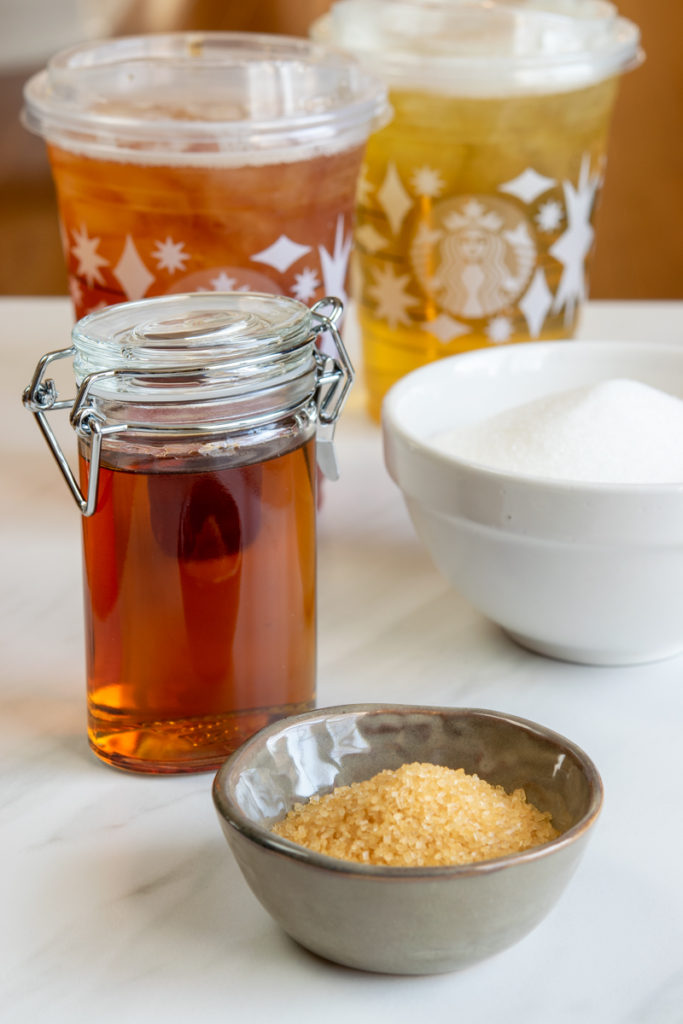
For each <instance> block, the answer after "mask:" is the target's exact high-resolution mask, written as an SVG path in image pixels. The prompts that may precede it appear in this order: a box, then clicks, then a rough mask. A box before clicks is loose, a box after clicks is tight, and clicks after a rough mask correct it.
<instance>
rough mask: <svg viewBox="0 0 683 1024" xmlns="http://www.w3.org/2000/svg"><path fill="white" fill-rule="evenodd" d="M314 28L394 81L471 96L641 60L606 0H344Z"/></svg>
mask: <svg viewBox="0 0 683 1024" xmlns="http://www.w3.org/2000/svg"><path fill="white" fill-rule="evenodd" d="M311 35H312V37H313V38H314V39H315V40H317V41H319V42H321V43H327V44H332V45H335V46H337V47H339V49H340V50H342V51H344V52H348V53H351V54H354V55H355V56H357V57H358V58H359V59H361V60H362V61H363V63H365V64H367V65H368V66H370V67H372V68H373V70H374V71H375V72H376V73H377V74H380V75H382V77H383V78H384V79H385V80H386V81H388V83H389V84H390V85H400V84H404V85H408V86H413V87H415V86H417V87H419V86H424V87H426V88H430V89H436V90H439V91H444V92H457V93H460V94H463V95H468V94H471V95H490V96H496V95H501V94H506V93H511V92H512V93H515V92H560V91H564V90H571V89H577V88H581V87H583V86H587V85H590V84H592V83H594V82H598V81H601V80H603V79H605V78H608V77H610V76H612V75H615V74H619V73H621V72H623V71H626V70H628V69H630V68H632V67H635V66H637V65H638V64H639V63H640V62H641V61H642V59H643V55H642V51H641V50H640V32H639V30H638V27H637V26H636V25H634V24H633V22H631V21H628V20H627V19H626V18H622V17H619V15H618V12H617V10H616V8H615V6H614V5H613V4H611V3H607V2H603V0H514V2H510V0H338V2H337V3H334V4H333V5H332V8H331V10H330V12H329V13H328V14H326V15H324V16H323V17H322V18H319V19H318V20H317V21H316V22H315V23H314V25H313V27H312V30H311Z"/></svg>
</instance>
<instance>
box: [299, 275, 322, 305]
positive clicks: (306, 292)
mask: <svg viewBox="0 0 683 1024" xmlns="http://www.w3.org/2000/svg"><path fill="white" fill-rule="evenodd" d="M319 287H320V278H319V277H318V272H317V270H314V269H313V268H312V267H304V269H303V270H302V271H301V273H300V274H296V275H295V284H294V286H293V288H292V295H294V296H295V298H297V299H298V300H299V302H308V300H309V299H312V298H313V296H314V295H315V293H316V290H317V289H318V288H319Z"/></svg>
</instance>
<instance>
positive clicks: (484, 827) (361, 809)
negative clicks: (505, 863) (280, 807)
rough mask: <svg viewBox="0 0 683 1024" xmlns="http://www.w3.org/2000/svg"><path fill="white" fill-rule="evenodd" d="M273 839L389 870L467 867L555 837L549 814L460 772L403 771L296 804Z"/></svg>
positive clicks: (435, 768)
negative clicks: (287, 841) (449, 866)
mask: <svg viewBox="0 0 683 1024" xmlns="http://www.w3.org/2000/svg"><path fill="white" fill-rule="evenodd" d="M272 831H273V832H274V833H275V834H276V835H279V836H282V837H283V838H284V839H290V840H291V841H292V842H294V843H298V844H299V845H300V846H306V847H308V848H309V849H310V850H315V851H316V852H318V853H324V854H327V856H329V857H337V858H338V859H341V860H349V861H357V862H360V863H361V864H383V865H385V866H391V867H427V866H446V865H454V864H471V863H473V862H474V861H481V860H491V859H492V858H494V857H505V856H507V855H508V854H512V853H520V852H521V851H523V850H528V849H530V848H531V847H532V846H538V845H540V844H541V843H547V842H549V841H550V840H551V839H555V838H556V837H557V836H558V835H559V833H558V832H557V831H556V829H555V828H554V827H553V825H552V824H551V821H550V814H549V813H547V812H542V811H539V810H538V808H536V807H535V806H534V805H533V804H530V803H528V802H527V799H526V795H525V793H524V790H523V789H516V790H515V791H514V792H513V793H509V794H508V793H506V792H505V790H504V789H503V787H502V786H492V785H490V784H489V783H488V782H485V781H484V780H483V779H480V778H479V776H477V775H468V774H466V772H465V771H464V770H463V769H462V768H458V769H452V768H445V767H443V766H441V765H436V764H420V763H414V764H404V765H402V767H400V768H398V769H397V770H396V771H389V770H387V771H383V772H379V774H378V775H375V776H373V777H372V778H371V779H368V780H366V781H364V782H354V783H352V784H351V785H350V786H339V787H337V788H336V789H334V790H333V791H332V792H331V793H326V794H325V795H323V796H314V797H312V798H311V799H310V800H309V802H308V803H305V804H301V803H298V804H295V805H294V807H293V808H292V809H291V811H290V812H289V814H288V815H287V817H286V818H285V819H284V820H283V821H280V822H278V823H277V824H276V825H274V826H273V828H272Z"/></svg>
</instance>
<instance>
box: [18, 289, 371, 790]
mask: <svg viewBox="0 0 683 1024" xmlns="http://www.w3.org/2000/svg"><path fill="white" fill-rule="evenodd" d="M340 313H341V303H340V302H339V301H338V300H336V299H325V300H323V301H322V302H320V303H318V304H317V305H316V306H314V307H313V309H308V308H307V307H306V306H305V305H303V304H302V303H300V302H298V301H296V300H294V299H290V298H286V297H284V296H273V295H261V294H251V293H222V294H221V293H206V294H188V295H176V296H169V297H163V298H155V299H148V300H143V301H140V302H135V303H124V304H121V305H118V306H111V307H109V308H105V309H102V310H100V311H98V312H96V313H93V314H91V315H90V316H87V317H85V318H84V319H82V320H81V321H79V322H78V323H77V324H76V326H75V328H74V331H73V339H72V340H73V344H72V345H71V347H70V348H67V349H62V350H60V351H57V352H51V353H48V354H47V355H45V356H43V358H42V359H41V360H40V362H39V364H38V367H37V369H36V373H35V376H34V378H33V381H32V383H31V385H30V386H29V387H28V388H27V389H26V392H25V395H24V403H25V405H26V406H27V407H28V408H29V409H30V410H31V411H32V412H33V413H34V415H35V417H36V419H37V420H38V423H39V425H40V427H41V429H42V431H43V434H44V435H45V437H46V439H47V441H48V443H49V445H50V447H51V449H52V451H53V454H54V456H55V458H56V459H57V462H58V464H59V466H60V468H61V470H62V472H63V474H64V476H65V478H66V481H67V483H68V485H69V487H70V489H71V491H72V493H73V495H74V497H75V499H76V501H77V504H78V506H79V508H80V510H81V513H82V515H83V551H84V591H85V624H86V671H87V692H88V736H89V741H90V745H91V747H92V748H93V750H94V751H95V753H96V754H97V755H98V756H99V757H100V758H102V760H104V761H106V762H108V763H109V764H112V765H115V766H117V767H120V768H125V769H129V770H132V771H139V772H148V773H156V774H162V773H174V772H189V771H204V770H209V769H213V768H215V767H216V766H217V765H219V764H220V763H221V762H222V761H223V760H224V759H225V757H227V756H228V754H230V753H231V752H232V751H233V750H234V749H235V748H236V747H237V746H238V745H239V744H240V743H241V742H242V741H243V740H244V739H246V738H247V737H248V736H250V735H251V734H252V733H254V732H255V731H256V730H258V729H260V728H261V727H262V726H264V725H267V724H268V723H269V722H271V721H273V720H274V719H276V718H280V717H282V716H284V715H288V714H294V713H298V712H300V711H303V710H306V709H310V708H311V707H312V706H313V702H314V698H315V660H316V593H315V590H316V553H315V547H316V545H315V520H316V480H317V473H316V450H317V454H318V462H319V464H320V465H321V467H322V469H323V470H324V471H325V472H326V474H327V475H328V476H332V477H334V476H336V466H335V463H334V457H333V453H332V433H333V430H334V424H335V421H336V418H337V416H338V414H339V411H340V409H341V405H342V403H343V401H344V398H345V396H346V393H347V390H348V388H349V386H350V384H351V381H352V377H353V370H352V367H351V365H350V362H349V360H348V357H347V355H346V352H345V350H344V347H343V344H342V342H341V339H340V337H339V335H338V332H337V330H336V327H335V322H336V320H337V319H338V317H339V315H340ZM322 334H325V335H326V340H327V338H331V339H332V341H333V343H334V345H335V346H336V352H335V355H334V356H331V355H326V354H324V353H323V352H322V351H321V349H320V348H319V346H318V345H317V344H316V342H317V339H318V336H319V335H322ZM326 347H327V348H329V345H328V346H326ZM63 358H71V359H73V369H74V376H75V379H76V384H77V385H78V391H77V395H76V398H75V399H74V400H67V401H62V400H60V399H59V396H58V393H57V387H56V385H55V383H54V381H53V380H48V379H45V372H46V370H47V368H48V366H49V364H50V363H52V362H53V361H54V360H57V359H63ZM59 408H70V422H71V426H72V427H73V428H74V430H75V432H76V435H77V438H78V451H79V471H78V478H77V477H76V475H75V474H74V473H73V472H72V470H71V468H70V467H69V464H68V460H67V459H66V457H65V456H64V454H63V451H62V449H61V448H60V445H59V442H58V441H57V439H56V436H55V434H54V432H53V430H52V428H51V426H50V423H49V422H48V417H47V414H48V412H50V411H52V410H55V409H59Z"/></svg>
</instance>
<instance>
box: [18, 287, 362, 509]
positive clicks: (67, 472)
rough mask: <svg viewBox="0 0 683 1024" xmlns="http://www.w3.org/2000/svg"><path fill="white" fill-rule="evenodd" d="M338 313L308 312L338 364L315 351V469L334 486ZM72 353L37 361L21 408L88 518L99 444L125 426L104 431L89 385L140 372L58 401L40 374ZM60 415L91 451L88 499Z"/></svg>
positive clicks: (108, 373) (180, 432)
mask: <svg viewBox="0 0 683 1024" xmlns="http://www.w3.org/2000/svg"><path fill="white" fill-rule="evenodd" d="M342 311H343V306H342V303H341V302H340V300H339V299H336V298H325V299H321V300H320V302H318V303H316V304H315V306H313V307H312V309H311V314H312V317H313V321H314V322H313V330H312V334H313V336H314V337H315V336H317V335H323V334H326V333H327V334H329V336H330V338H331V340H332V342H333V344H334V347H335V349H336V355H337V359H335V358H333V357H332V356H330V355H327V354H326V353H324V352H322V351H320V350H319V349H316V350H315V353H314V355H315V362H316V366H317V377H316V380H317V386H316V391H315V404H316V409H317V418H318V426H317V431H316V444H317V450H316V455H317V460H318V465H319V466H320V469H321V470H322V472H323V474H324V475H325V476H327V477H328V478H330V479H331V480H336V479H337V478H338V477H339V471H338V468H337V460H336V456H335V452H334V444H333V439H334V428H335V425H336V422H337V419H338V417H339V413H340V412H341V408H342V405H343V404H344V401H345V399H346V395H347V394H348V390H349V388H350V387H351V384H352V382H353V376H354V371H353V366H352V364H351V360H350V359H349V356H348V353H347V351H346V348H345V346H344V343H343V341H342V339H341V337H340V335H339V331H338V330H337V327H336V324H337V321H338V320H339V318H340V316H341V314H342ZM75 353H76V346H75V345H71V346H70V347H69V348H63V349H58V350H56V351H54V352H48V353H46V354H45V355H44V356H42V358H41V359H40V360H39V362H38V365H37V367H36V370H35V373H34V375H33V380H32V381H31V383H30V384H29V386H28V387H27V388H26V389H25V391H24V395H23V402H24V405H25V406H26V408H27V409H28V410H29V411H30V412H32V413H33V415H34V416H35V419H36V422H37V423H38V426H39V427H40V430H41V432H42V434H43V437H44V438H45V440H46V442H47V444H48V446H49V448H50V450H51V452H52V454H53V456H54V458H55V460H56V462H57V465H58V466H59V468H60V470H61V472H62V475H63V476H64V479H65V480H66V483H67V485H68V487H69V490H70V491H71V493H72V495H73V497H74V499H75V501H76V504H77V505H78V508H79V510H80V512H81V514H82V515H83V516H91V515H92V514H93V513H94V511H95V508H96V505H97V489H98V482H99V473H100V457H101V451H102V442H103V439H104V438H105V437H107V436H108V435H112V434H118V433H122V432H123V431H125V430H128V429H129V425H128V424H126V423H117V424H112V425H106V423H105V420H104V418H103V417H102V416H101V415H100V414H99V413H98V412H97V410H96V409H95V408H94V407H93V405H92V404H91V400H90V393H91V391H92V388H93V385H95V384H96V383H97V382H98V381H102V380H104V379H106V378H131V377H137V376H139V375H140V370H139V369H138V370H135V371H130V370H125V369H109V370H98V371H96V372H94V373H91V374H89V375H88V376H87V377H85V378H84V380H83V382H82V384H81V386H80V387H79V389H78V392H77V394H76V397H75V398H74V399H66V400H64V399H60V398H59V395H58V392H57V386H56V384H55V382H54V380H52V379H49V378H48V379H45V373H46V371H47V369H48V367H49V366H50V364H51V363H54V362H56V361H57V360H59V359H68V358H71V357H73V356H74V355H75ZM186 372H187V371H186V370H184V369H183V370H178V371H175V373H174V371H173V370H169V369H163V370H153V369H145V370H144V376H145V377H155V376H158V377H165V378H166V377H173V376H174V375H178V376H183V375H185V374H186ZM59 409H70V410H71V412H70V415H69V422H70V424H71V426H72V427H73V429H74V431H75V432H76V435H77V436H78V437H79V438H80V439H81V440H83V441H85V442H86V443H87V444H89V446H90V452H89V466H90V469H89V473H88V488H87V494H85V495H84V494H83V493H82V491H81V488H80V486H79V483H78V480H77V479H76V476H75V475H74V473H73V471H72V469H71V466H70V465H69V462H68V459H67V458H66V456H65V455H64V452H63V451H62V448H61V446H60V444H59V441H58V439H57V437H56V435H55V433H54V431H53V430H52V427H51V426H50V423H49V421H48V418H47V417H48V413H50V412H56V411H57V410H59ZM229 428H230V424H229V423H225V422H221V423H212V424H211V426H210V427H209V426H206V425H205V426H203V427H202V428H180V429H178V428H174V430H173V433H174V435H175V436H176V437H180V436H182V437H188V438H189V437H196V436H197V435H199V434H205V433H217V432H225V431H227V430H229ZM138 429H139V427H138ZM150 432H151V431H150Z"/></svg>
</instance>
